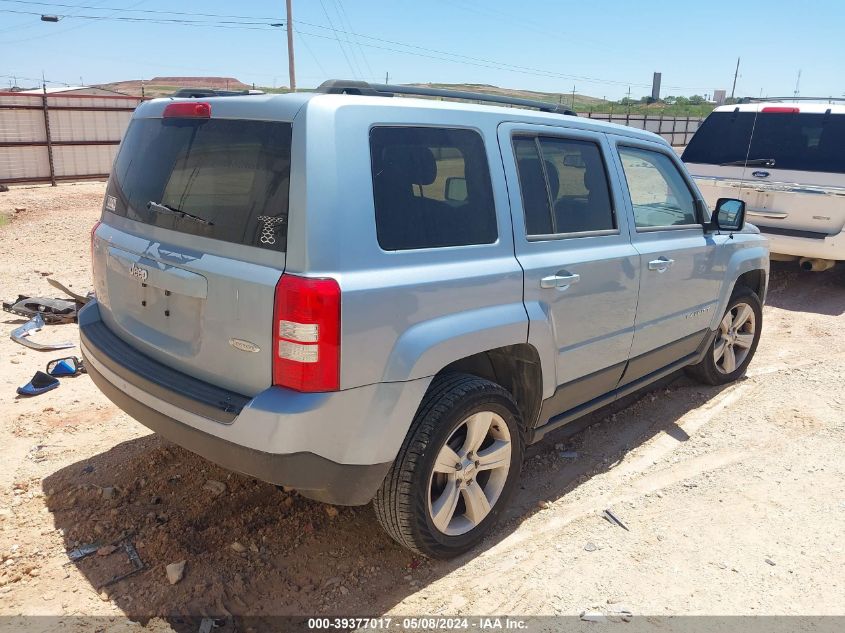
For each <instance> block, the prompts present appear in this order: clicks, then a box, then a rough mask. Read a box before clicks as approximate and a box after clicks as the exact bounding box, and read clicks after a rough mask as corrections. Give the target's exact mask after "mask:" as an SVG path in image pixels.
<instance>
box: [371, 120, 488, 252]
mask: <svg viewBox="0 0 845 633" xmlns="http://www.w3.org/2000/svg"><path fill="white" fill-rule="evenodd" d="M370 158H371V161H372V169H373V199H374V203H375V215H376V233H377V237H378V242H379V245H380V246H381V248H383V249H384V250H387V251H395V250H403V249H416V248H436V247H444V246H464V245H468V244H492V243H493V242H495V241H496V238H497V236H498V234H497V230H496V209H495V205H494V202H493V187H492V184H491V182H490V169H489V166H488V163H487V154H486V152H485V150H484V141H483V140H482V138H481V136H480V135H479V134H478V133H477V132H475V131H473V130H460V129H446V128H429V127H375V128H373V129H372V130H371V131H370Z"/></svg>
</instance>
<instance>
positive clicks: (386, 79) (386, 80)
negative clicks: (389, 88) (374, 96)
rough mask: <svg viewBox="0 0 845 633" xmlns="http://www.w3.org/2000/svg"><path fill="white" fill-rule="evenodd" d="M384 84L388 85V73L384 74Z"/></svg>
mask: <svg viewBox="0 0 845 633" xmlns="http://www.w3.org/2000/svg"><path fill="white" fill-rule="evenodd" d="M384 83H386V84H389V83H390V73H389V72H386V73H384Z"/></svg>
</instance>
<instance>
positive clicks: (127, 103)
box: [47, 95, 141, 108]
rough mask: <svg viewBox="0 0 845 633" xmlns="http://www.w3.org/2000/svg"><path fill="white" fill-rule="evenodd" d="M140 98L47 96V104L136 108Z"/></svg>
mask: <svg viewBox="0 0 845 633" xmlns="http://www.w3.org/2000/svg"><path fill="white" fill-rule="evenodd" d="M140 103H141V100H140V99H133V98H122V97H121V98H116V97H91V96H85V97H71V96H64V95H62V96H60V95H56V96H53V97H51V96H49V95H48V96H47V106H48V107H49V106H64V107H72V108H136V107H138V104H140Z"/></svg>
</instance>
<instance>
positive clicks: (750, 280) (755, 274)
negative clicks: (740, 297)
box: [734, 268, 766, 301]
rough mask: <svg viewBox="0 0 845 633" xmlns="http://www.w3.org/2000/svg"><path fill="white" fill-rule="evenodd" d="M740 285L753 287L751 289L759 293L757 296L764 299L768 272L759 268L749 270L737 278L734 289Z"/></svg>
mask: <svg viewBox="0 0 845 633" xmlns="http://www.w3.org/2000/svg"><path fill="white" fill-rule="evenodd" d="M738 286H746V287H747V288H751V290H753V291H754V292H756V293H757V296H758V297H760V300H761V301H762V300H763V293H764V291H765V289H766V274H765V273H764V272H763V271H762V270H760V269H759V268H758V269H757V270H749V271H748V272H745V273H742V274H741V275H740V276H739V278H738V279H737V280H736V284H734V290H736V288H737V287H738Z"/></svg>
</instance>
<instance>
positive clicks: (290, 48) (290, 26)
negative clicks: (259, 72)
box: [285, 0, 296, 92]
mask: <svg viewBox="0 0 845 633" xmlns="http://www.w3.org/2000/svg"><path fill="white" fill-rule="evenodd" d="M290 4H291V0H285V6H286V7H287V11H288V20H287V27H288V73H289V74H290V91H291V92H296V70H295V65H294V61H293V12H292V11H291V8H290Z"/></svg>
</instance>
